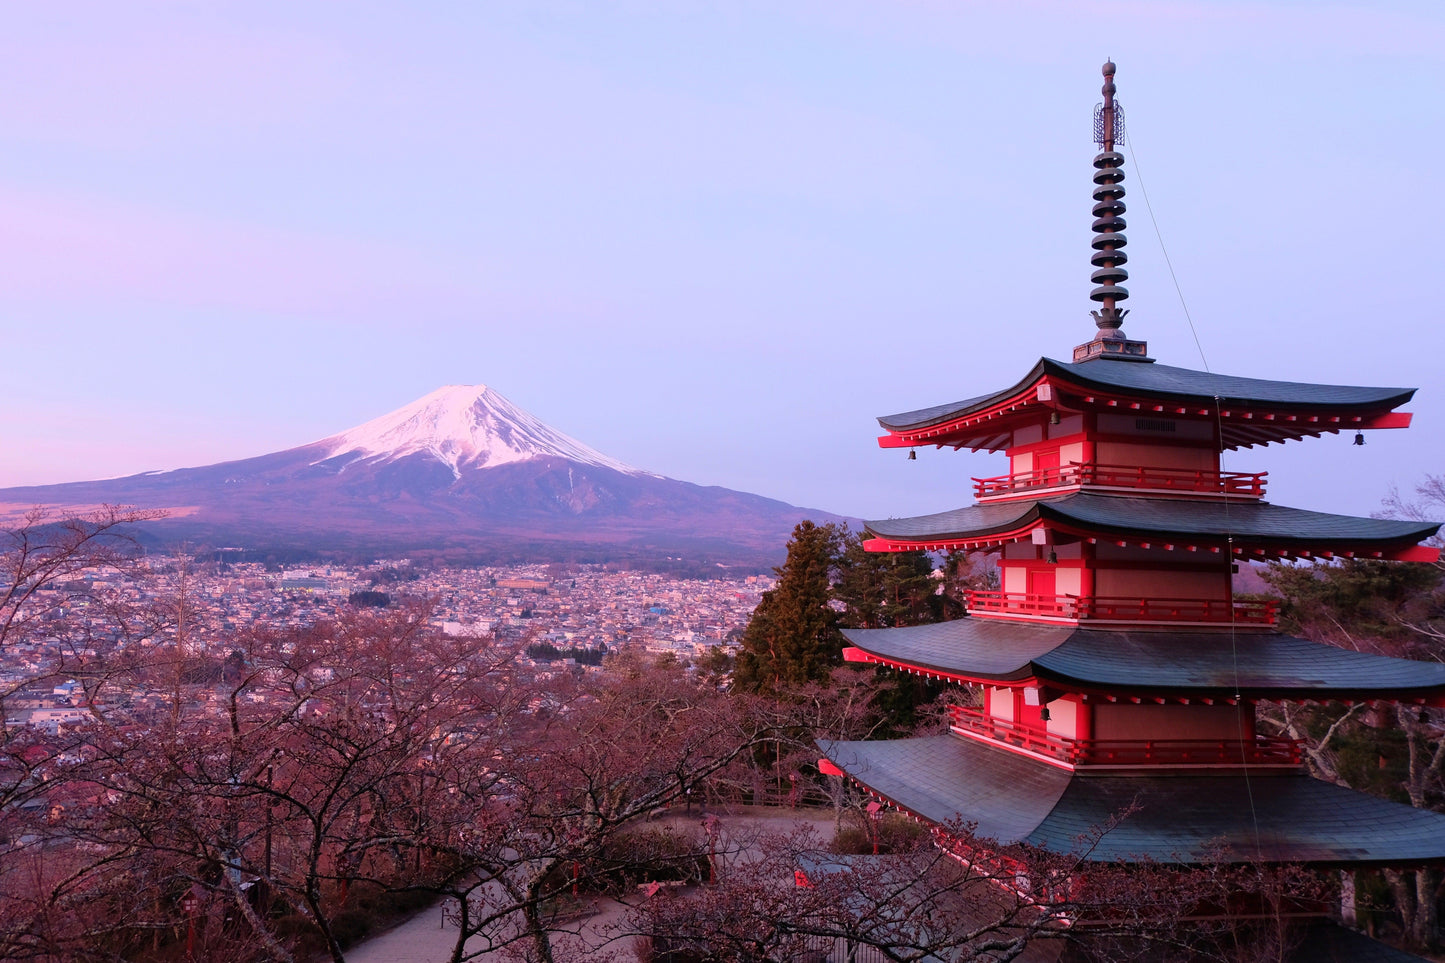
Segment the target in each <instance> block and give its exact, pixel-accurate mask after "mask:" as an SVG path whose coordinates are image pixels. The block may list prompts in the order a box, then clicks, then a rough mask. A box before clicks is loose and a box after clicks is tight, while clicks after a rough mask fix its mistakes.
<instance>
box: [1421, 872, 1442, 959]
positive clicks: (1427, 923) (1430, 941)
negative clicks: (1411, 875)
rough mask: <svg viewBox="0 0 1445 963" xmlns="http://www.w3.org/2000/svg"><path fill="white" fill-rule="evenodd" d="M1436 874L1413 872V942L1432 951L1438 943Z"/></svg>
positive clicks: (1438, 916) (1438, 920) (1438, 923)
mask: <svg viewBox="0 0 1445 963" xmlns="http://www.w3.org/2000/svg"><path fill="white" fill-rule="evenodd" d="M1436 883H1437V880H1436V872H1435V870H1432V869H1426V868H1424V867H1422V868H1420V869H1417V870H1415V942H1416V943H1418V944H1419V945H1420V946H1424V947H1428V948H1431V949H1433V948H1434V947H1435V946H1436V945H1437V944H1438V943H1439V942H1440V914H1439V913H1438V912H1436V906H1437V904H1436V901H1435V888H1436Z"/></svg>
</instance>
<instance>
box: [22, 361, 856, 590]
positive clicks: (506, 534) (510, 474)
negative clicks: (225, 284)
mask: <svg viewBox="0 0 1445 963" xmlns="http://www.w3.org/2000/svg"><path fill="white" fill-rule="evenodd" d="M0 503H6V504H8V506H9V507H10V508H11V509H17V508H22V507H23V508H29V507H30V506H33V505H44V506H49V507H52V508H54V509H56V510H61V511H63V510H65V509H67V508H70V509H72V510H74V509H75V508H77V507H79V506H93V505H98V504H124V505H130V506H134V507H137V508H142V509H157V510H166V511H168V512H169V516H168V517H166V518H164V519H161V520H158V521H154V522H148V523H145V525H144V526H143V532H144V536H145V538H146V540H147V541H151V542H154V543H156V544H163V543H166V542H171V543H174V542H179V541H185V542H188V543H190V544H192V545H237V544H240V545H245V546H248V547H252V548H255V549H257V550H258V551H262V550H266V549H267V548H271V547H276V548H284V549H285V550H287V551H313V552H315V553H317V554H321V555H326V554H328V553H332V554H334V553H338V552H340V553H349V554H367V553H373V552H376V553H388V554H390V553H398V552H406V553H411V554H427V553H431V554H441V555H447V556H452V557H457V558H460V557H465V556H468V555H469V554H470V555H471V556H473V557H476V558H484V557H502V556H506V557H516V554H517V552H518V551H519V550H520V548H521V547H523V546H525V547H527V551H528V552H530V557H534V558H536V559H537V560H550V559H551V558H553V557H564V556H565V557H567V558H577V557H578V556H579V555H589V554H590V555H598V556H603V555H606V556H611V557H618V556H622V557H628V558H640V557H647V556H651V555H658V554H668V555H671V554H676V553H685V554H688V555H689V557H695V558H700V557H707V558H715V559H716V560H717V561H718V562H719V563H720V564H746V565H750V566H755V567H756V566H762V565H766V564H770V563H772V562H775V561H777V560H780V559H781V557H782V555H783V553H784V546H785V543H786V541H787V537H788V534H789V533H790V532H791V530H792V527H793V526H794V525H795V524H796V523H797V522H798V521H801V520H803V519H804V518H811V519H813V520H815V521H819V522H823V521H836V520H842V519H841V518H840V517H839V516H836V515H834V514H832V513H827V512H821V511H811V510H807V509H802V508H798V507H796V506H792V505H788V504H787V503H785V502H781V501H778V500H776V499H770V498H766V497H765V496H761V495H755V494H751V493H748V492H738V491H733V490H731V489H726V488H722V487H720V486H702V485H696V484H693V483H691V482H685V481H679V480H677V479H672V478H667V477H665V476H662V475H659V474H656V473H653V472H649V471H645V470H643V469H640V468H635V467H633V466H631V465H628V464H626V463H624V462H622V461H620V460H618V459H615V458H611V457H610V456H608V455H605V454H603V453H602V452H600V451H597V450H596V449H594V448H591V447H590V446H588V445H586V444H585V443H583V442H581V441H579V440H577V439H575V438H572V437H571V436H569V435H566V434H564V433H562V432H560V431H558V430H556V429H554V428H552V427H551V426H549V425H547V424H546V423H544V422H542V421H541V420H540V419H537V418H536V417H535V416H533V415H531V414H530V413H528V412H526V411H525V410H524V409H522V408H520V407H518V406H516V405H514V404H512V403H511V402H510V401H508V400H507V399H506V398H505V397H503V396H502V395H501V394H500V393H498V392H496V391H495V390H493V389H491V388H488V387H486V386H485V385H449V386H445V387H443V388H439V389H437V390H436V391H433V392H431V393H429V394H427V395H425V396H423V397H422V398H419V399H417V400H416V401H413V402H411V403H410V404H407V405H403V406H402V407H401V408H398V409H396V410H395V411H392V412H389V413H388V414H385V415H382V416H380V417H378V418H374V419H371V420H370V421H367V422H364V423H363V424H361V425H358V426H356V427H354V428H351V429H347V430H345V431H342V432H337V433H336V434H333V435H328V436H327V437H325V438H322V439H320V440H318V441H315V442H312V443H310V444H306V445H300V446H297V447H295V448H290V449H285V450H283V451H277V452H270V453H268V454H263V455H258V456H254V457H251V458H242V459H236V460H231V461H224V462H218V463H215V464H212V465H202V466H197V467H191V468H177V469H170V470H166V471H159V472H143V473H140V474H137V475H130V476H125V477H122V478H113V479H100V480H95V481H81V482H69V483H63V484H58V485H40V486H26V487H15V488H7V489H0Z"/></svg>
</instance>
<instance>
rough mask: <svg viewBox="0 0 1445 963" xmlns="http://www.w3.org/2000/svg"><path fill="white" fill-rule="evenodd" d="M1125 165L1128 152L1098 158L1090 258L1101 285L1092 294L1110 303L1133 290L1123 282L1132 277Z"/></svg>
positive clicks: (1093, 278) (1109, 152)
mask: <svg viewBox="0 0 1445 963" xmlns="http://www.w3.org/2000/svg"><path fill="white" fill-rule="evenodd" d="M1123 165H1124V155H1123V154H1121V153H1119V152H1118V151H1116V150H1106V151H1104V152H1102V153H1101V154H1099V155H1098V156H1097V157H1095V158H1094V167H1095V168H1096V170H1095V172H1094V242H1093V245H1094V255H1093V257H1091V258H1090V259H1089V260H1090V262H1091V263H1092V264H1093V265H1094V267H1096V268H1098V270H1096V271H1095V272H1094V273H1093V274H1091V275H1089V280H1090V281H1092V282H1094V283H1095V284H1097V285H1098V287H1096V288H1094V290H1092V291H1090V292H1089V297H1090V298H1092V299H1093V300H1095V301H1104V302H1109V303H1110V306H1112V303H1113V302H1115V301H1122V300H1124V299H1125V298H1127V297H1128V296H1129V289H1128V288H1125V287H1121V286H1120V283H1119V282H1121V281H1127V280H1128V279H1129V272H1128V271H1126V270H1124V268H1123V265H1124V264H1125V263H1126V262H1127V261H1128V260H1129V256H1128V255H1127V254H1125V253H1124V251H1123V247H1124V245H1125V244H1127V243H1129V239H1128V238H1127V237H1125V236H1124V233H1123V231H1124V228H1125V227H1127V226H1128V224H1127V223H1126V222H1125V220H1124V218H1123V216H1122V215H1123V214H1124V210H1125V207H1124V185H1123V183H1121V182H1122V181H1123V180H1124V171H1123V170H1122V167H1123ZM1101 326H1102V325H1101ZM1116 326H1117V325H1116Z"/></svg>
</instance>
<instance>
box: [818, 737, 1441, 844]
mask: <svg viewBox="0 0 1445 963" xmlns="http://www.w3.org/2000/svg"><path fill="white" fill-rule="evenodd" d="M819 746H820V748H821V749H822V750H823V753H824V755H826V756H827V757H828V758H829V759H831V760H832V761H833V762H834V763H835V764H836V765H838V766H839V767H840V768H842V769H843V770H844V771H845V772H847V773H848V774H849V775H850V776H851V777H853V778H855V779H857V780H858V781H859V782H861V783H863V784H864V785H866V786H868V787H869V788H871V789H873V790H874V791H875V792H877V793H879V794H880V795H882V796H884V797H886V798H887V799H889V800H890V801H891V802H893V803H895V804H896V805H898V806H900V807H902V808H904V809H907V810H909V811H910V812H914V813H916V814H918V815H919V816H922V817H924V818H925V819H928V820H930V821H932V822H936V823H946V822H950V821H955V820H962V821H965V822H967V823H971V824H974V825H975V826H976V829H975V831H976V832H977V834H978V835H980V836H984V837H988V838H992V839H997V840H999V841H1000V842H1005V843H1016V842H1024V843H1029V844H1031V845H1036V846H1042V847H1045V848H1047V849H1051V850H1055V851H1059V852H1074V851H1078V852H1084V851H1085V850H1087V857H1088V858H1089V859H1091V860H1095V861H1111V860H1119V859H1123V860H1128V859H1141V858H1143V859H1151V860H1156V861H1160V862H1195V861H1204V860H1207V859H1210V858H1212V857H1221V858H1225V859H1231V860H1238V861H1246V860H1247V861H1254V860H1265V861H1268V862H1302V863H1314V864H1325V865H1353V866H1361V865H1398V866H1403V865H1411V864H1419V863H1426V862H1430V863H1435V862H1445V815H1441V814H1439V813H1435V812H1430V811H1428V810H1421V809H1412V808H1411V807H1409V806H1403V805H1400V804H1398V803H1392V802H1387V801H1385V800H1382V799H1376V798H1375V797H1373V796H1367V795H1365V794H1363V793H1357V792H1354V791H1353V790H1349V789H1343V788H1341V787H1339V786H1332V785H1328V784H1326V783H1323V782H1320V781H1318V780H1315V779H1311V778H1309V777H1308V776H1305V775H1302V774H1300V775H1263V774H1259V773H1251V774H1243V773H1240V772H1238V771H1230V772H1228V773H1220V774H1216V775H1172V774H1170V775H1128V776H1119V775H1109V776H1098V775H1079V774H1075V773H1071V772H1068V771H1066V770H1063V769H1058V768H1056V767H1054V766H1050V765H1047V764H1045V763H1042V762H1037V761H1034V760H1031V759H1027V758H1025V757H1022V756H1018V755H1015V754H1013V753H1009V752H1005V751H1002V750H999V749H995V748H992V747H990V746H986V745H983V744H981V743H979V742H976V741H974V740H971V739H964V738H961V737H958V736H952V735H943V736H929V737H926V738H922V739H901V740H894V741H890V742H826V741H825V742H820V743H819ZM1131 806H1133V807H1136V808H1135V811H1134V812H1132V813H1130V814H1129V815H1127V817H1126V818H1124V819H1123V820H1122V821H1121V822H1120V823H1119V825H1118V826H1116V827H1114V828H1113V829H1111V830H1110V831H1109V832H1107V833H1106V834H1104V836H1103V837H1102V838H1101V839H1099V840H1098V841H1097V842H1094V843H1091V842H1090V840H1091V835H1092V834H1093V833H1095V832H1097V831H1098V830H1099V829H1101V828H1102V827H1104V826H1105V825H1107V824H1108V822H1109V820H1110V819H1111V818H1113V817H1115V816H1116V815H1119V814H1121V813H1123V812H1124V811H1125V810H1126V809H1128V808H1129V807H1131Z"/></svg>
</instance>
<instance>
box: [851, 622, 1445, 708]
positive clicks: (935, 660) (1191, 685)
mask: <svg viewBox="0 0 1445 963" xmlns="http://www.w3.org/2000/svg"><path fill="white" fill-rule="evenodd" d="M843 634H844V636H846V637H847V639H848V641H849V642H851V643H853V644H854V645H856V646H857V647H859V648H860V649H863V650H864V651H865V652H868V653H871V654H873V655H876V656H878V657H880V658H885V659H890V660H892V661H895V662H902V663H905V664H907V665H911V666H917V667H918V668H920V669H932V670H934V671H937V672H946V673H952V674H956V675H963V676H968V677H970V678H976V679H997V680H999V681H1008V680H1013V679H1022V678H1027V677H1029V676H1036V677H1039V678H1041V679H1047V680H1052V681H1056V682H1061V683H1064V684H1073V685H1078V686H1080V687H1083V688H1104V689H1111V690H1114V691H1120V692H1128V691H1130V690H1131V689H1139V690H1152V691H1157V690H1160V689H1167V690H1172V691H1178V692H1192V693H1198V694H1201V695H1204V694H1219V695H1231V694H1234V693H1236V692H1237V693H1240V694H1242V695H1244V696H1245V697H1246V698H1269V697H1277V696H1280V695H1288V696H1290V697H1292V698H1297V699H1303V698H1329V697H1331V696H1336V697H1338V696H1343V695H1345V694H1348V695H1349V696H1350V697H1353V698H1369V697H1371V695H1372V694H1374V695H1375V696H1382V695H1390V696H1395V697H1402V698H1403V697H1408V696H1409V695H1410V694H1411V693H1419V694H1424V693H1435V692H1439V691H1440V690H1441V689H1445V664H1441V663H1435V662H1416V661H1414V660H1411V659H1395V658H1390V657H1388V656H1382V655H1371V654H1368V653H1365V652H1353V651H1350V650H1348V649H1340V648H1336V647H1335V646H1332V645H1322V644H1320V643H1317V642H1310V641H1308V640H1306V639H1299V638H1295V637H1293V636H1288V635H1282V634H1280V633H1277V632H1267V633H1263V632H1241V633H1237V634H1234V635H1231V634H1230V633H1228V632H1218V631H1214V632H1209V631H1203V632H1190V631H1167V632H1161V631H1153V632H1151V631H1120V630H1107V629H1093V628H1081V627H1074V626H1059V625H1040V624H1036V623H1029V622H1008V621H1001V620H994V619H982V618H962V619H955V620H954V621H951V622H939V623H935V624H933V625H918V626H909V627H907V628H896V629H847V630H845V631H844V633H843Z"/></svg>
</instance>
